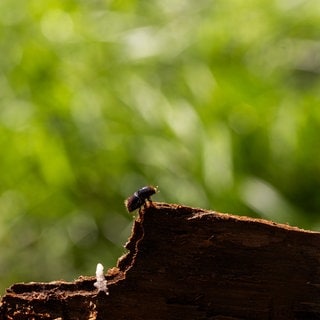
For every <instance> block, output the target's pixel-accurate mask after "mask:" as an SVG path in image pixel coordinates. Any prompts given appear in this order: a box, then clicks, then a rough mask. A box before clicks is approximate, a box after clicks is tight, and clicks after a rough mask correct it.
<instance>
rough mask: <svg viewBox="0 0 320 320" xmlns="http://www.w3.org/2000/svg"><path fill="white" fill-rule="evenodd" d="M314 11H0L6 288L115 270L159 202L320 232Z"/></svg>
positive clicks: (83, 7) (151, 7)
mask: <svg viewBox="0 0 320 320" xmlns="http://www.w3.org/2000/svg"><path fill="white" fill-rule="evenodd" d="M319 16H320V11H319V4H318V2H316V1H299V0H298V1H293V2H290V1H287V0H278V1H274V2H270V1H258V0H256V1H253V0H252V1H246V2H243V1H236V0H235V1H222V0H216V1H209V0H200V1H196V2H195V1H189V2H181V1H157V0H153V1H111V0H108V1H88V2H85V1H71V0H70V1H64V2H59V1H54V0H52V1H46V2H41V1H40V2H39V1H35V0H32V1H25V2H23V1H22V2H21V1H17V0H10V1H9V0H3V1H1V3H0V49H1V52H2V56H1V60H0V68H1V69H0V71H1V72H0V87H1V91H0V146H1V150H2V156H1V157H0V168H1V179H0V248H1V262H0V274H1V277H0V286H1V288H2V290H1V291H3V290H4V288H5V287H6V286H8V285H9V284H11V283H13V282H16V281H42V280H43V281H48V280H55V279H60V278H64V279H67V280H72V279H73V278H77V277H78V276H79V275H80V274H92V275H93V274H94V271H95V266H96V264H97V263H98V262H102V263H103V264H104V265H105V267H106V268H108V267H111V266H114V265H115V264H116V260H117V258H118V257H119V256H120V255H121V254H122V253H123V252H124V249H123V247H122V246H123V244H124V243H125V241H126V240H127V238H128V235H129V234H130V228H131V224H132V217H131V216H130V215H128V214H127V213H126V212H125V208H124V206H123V200H124V199H125V198H126V197H127V196H128V195H130V194H131V193H133V192H134V191H135V190H136V189H137V188H139V187H141V186H144V185H147V184H154V185H158V186H159V188H160V191H161V192H160V194H158V195H157V196H156V197H155V200H158V201H159V200H161V201H166V202H176V203H182V204H186V205H191V206H197V207H205V208H209V209H215V210H217V211H221V212H232V213H237V214H247V215H253V216H260V217H264V218H268V219H273V220H275V221H278V222H288V223H291V224H296V225H299V226H301V227H306V228H313V229H316V228H317V225H318V224H319V218H318V214H317V213H318V212H319V208H320V196H319V194H318V190H319V185H320V159H319V138H318V134H319V129H320V128H319V124H320V108H319V100H320V90H319V84H320V83H319V70H320V60H319V48H320V44H319V23H318V20H319Z"/></svg>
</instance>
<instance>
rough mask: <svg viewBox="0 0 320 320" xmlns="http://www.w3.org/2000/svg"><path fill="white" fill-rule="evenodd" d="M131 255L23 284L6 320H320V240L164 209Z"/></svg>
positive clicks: (158, 207) (153, 214) (143, 222)
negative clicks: (97, 269) (103, 267)
mask: <svg viewBox="0 0 320 320" xmlns="http://www.w3.org/2000/svg"><path fill="white" fill-rule="evenodd" d="M126 248H127V249H128V250H129V251H128V253H127V254H126V255H124V256H123V257H121V258H120V259H119V261H118V266H117V268H113V269H110V270H108V272H107V275H106V278H107V279H108V288H109V295H106V294H105V293H104V292H100V293H98V292H97V289H96V288H95V287H94V285H93V283H94V282H95V278H94V277H80V278H79V279H78V280H76V281H75V282H73V283H70V282H69V283H67V282H60V281H57V282H50V283H25V284H23V283H21V284H15V285H13V286H12V287H11V288H9V289H8V290H7V293H6V294H5V296H3V298H2V301H1V309H0V310H1V316H0V319H113V320H114V319H130V320H132V319H133V320H134V319H151V320H157V319H177V320H181V319H192V320H194V319H220V320H222V319H225V320H226V319H229V320H231V319H259V320H260V319H262V320H263V319H280V320H281V319H286V320H288V319H320V233H316V232H311V231H304V230H301V229H298V228H293V227H290V226H287V225H279V224H276V223H272V222H268V221H265V220H258V219H251V218H247V217H238V216H233V215H228V214H220V213H216V212H212V211H207V210H202V209H195V208H190V207H183V206H178V205H168V204H164V203H155V206H154V207H149V208H146V209H145V210H143V211H142V212H141V215H140V217H138V218H137V219H136V221H135V222H134V226H133V232H132V235H131V238H130V239H129V241H128V243H127V245H126Z"/></svg>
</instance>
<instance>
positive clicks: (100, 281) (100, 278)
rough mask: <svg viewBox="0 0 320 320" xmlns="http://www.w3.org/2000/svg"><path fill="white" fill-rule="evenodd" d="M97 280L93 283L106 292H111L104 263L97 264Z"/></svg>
mask: <svg viewBox="0 0 320 320" xmlns="http://www.w3.org/2000/svg"><path fill="white" fill-rule="evenodd" d="M96 277H97V281H96V282H95V283H94V284H93V285H94V286H95V287H96V288H97V289H98V290H99V291H104V292H105V293H106V294H109V291H108V287H107V280H106V278H105V277H104V273H103V265H102V264H101V263H98V264H97V269H96Z"/></svg>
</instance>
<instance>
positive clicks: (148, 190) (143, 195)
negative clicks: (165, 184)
mask: <svg viewBox="0 0 320 320" xmlns="http://www.w3.org/2000/svg"><path fill="white" fill-rule="evenodd" d="M156 192H158V189H157V187H153V186H146V187H143V188H141V189H139V190H138V191H136V192H135V193H134V194H133V195H132V196H130V197H129V198H128V199H126V200H125V202H124V204H125V206H126V208H127V210H128V212H132V211H134V210H136V209H139V212H140V208H141V207H142V206H143V205H146V201H147V200H148V201H149V203H150V204H151V203H152V201H151V198H150V197H151V196H152V195H153V194H155V193H156Z"/></svg>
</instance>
